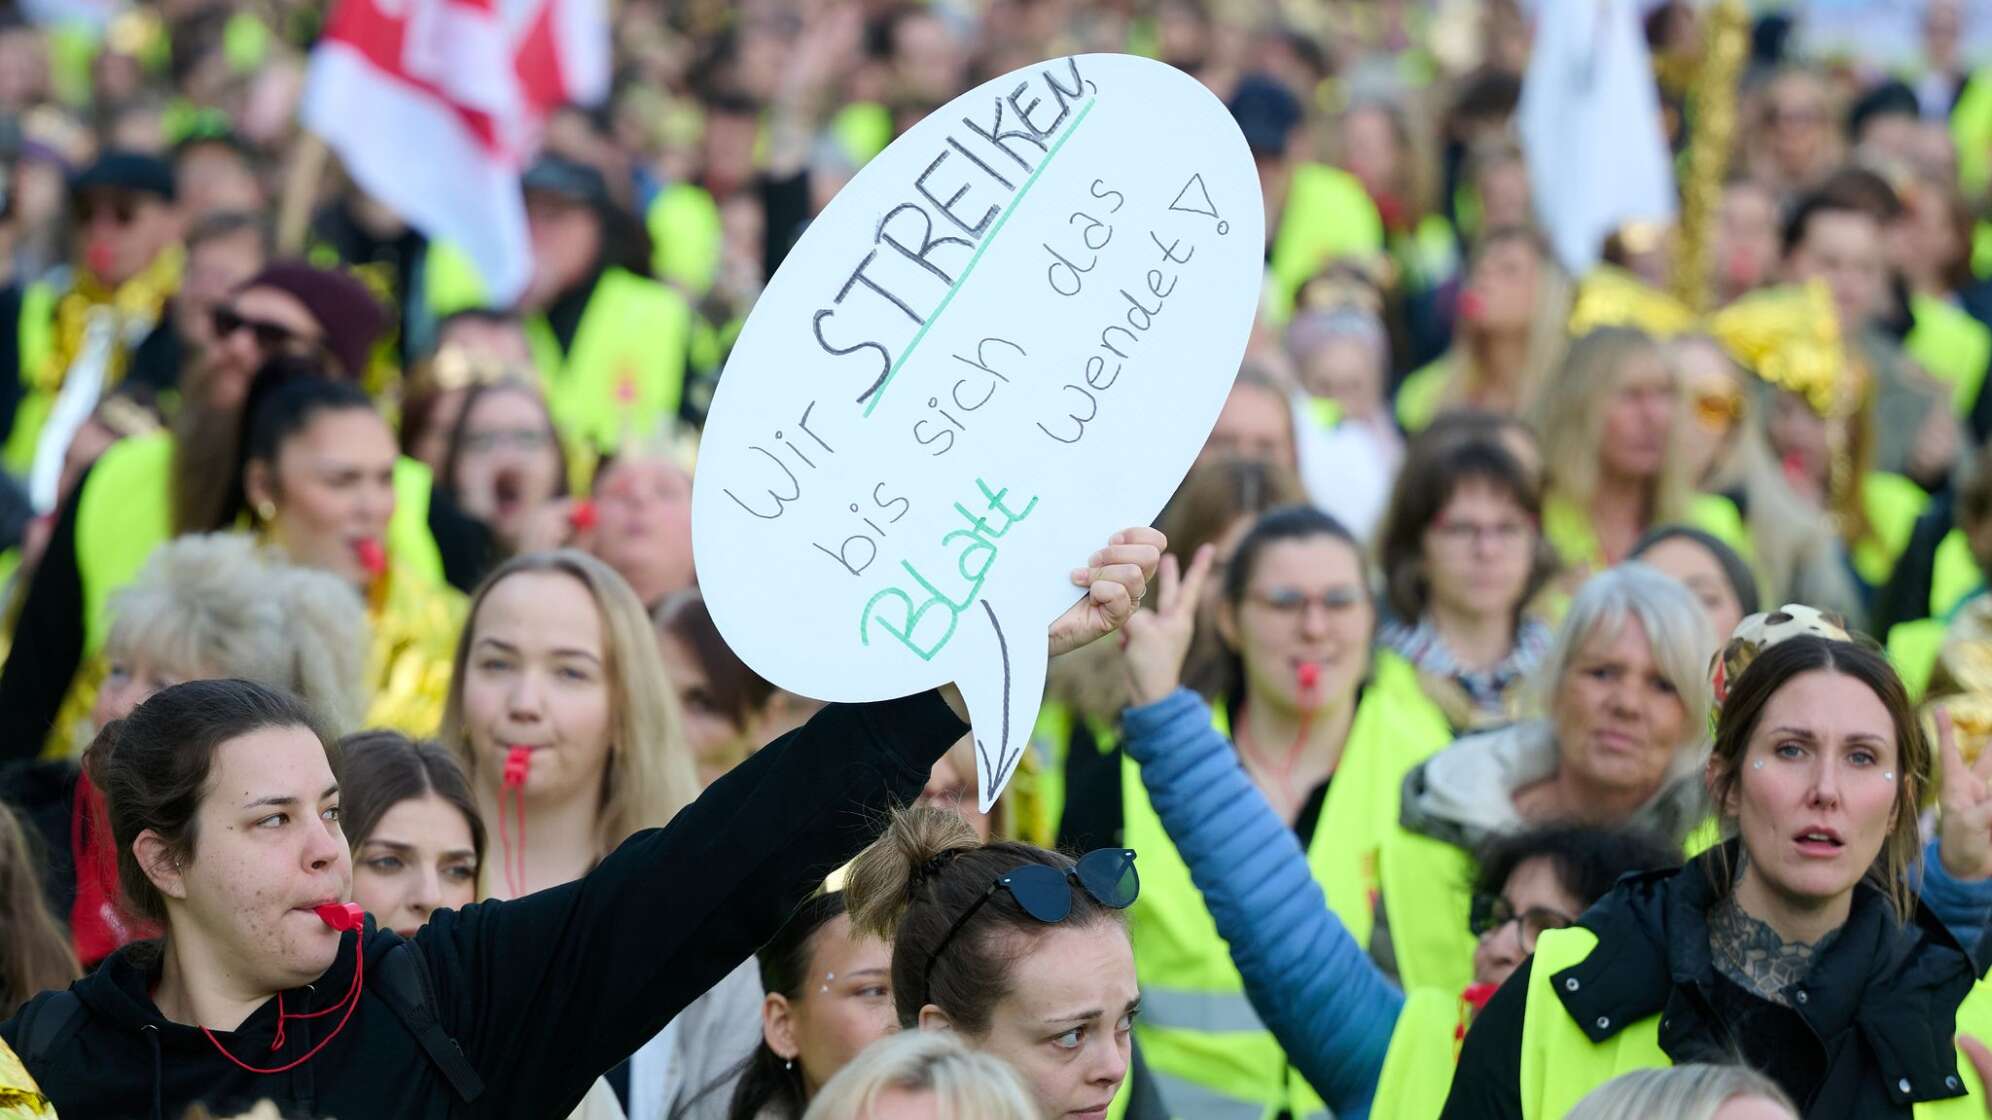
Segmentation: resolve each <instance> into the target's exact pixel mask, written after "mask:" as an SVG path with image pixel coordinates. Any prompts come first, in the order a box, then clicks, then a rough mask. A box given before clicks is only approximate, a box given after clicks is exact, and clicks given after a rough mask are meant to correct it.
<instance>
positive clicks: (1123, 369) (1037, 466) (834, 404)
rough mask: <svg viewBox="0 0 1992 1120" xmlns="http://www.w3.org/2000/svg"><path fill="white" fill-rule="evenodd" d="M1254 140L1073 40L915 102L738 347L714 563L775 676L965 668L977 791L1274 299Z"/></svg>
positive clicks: (841, 686)
mask: <svg viewBox="0 0 1992 1120" xmlns="http://www.w3.org/2000/svg"><path fill="white" fill-rule="evenodd" d="M1263 205H1264V204H1263V202H1262V201H1261V198H1260V194H1259V186H1258V179H1257V173H1256V170H1255V168H1254V165H1253V161H1252V157H1251V154H1250V152H1249V151H1248V150H1247V148H1246V146H1245V142H1244V139H1243V137H1241V136H1240V135H1239V133H1238V130H1237V128H1236V126H1235V125H1233V124H1232V121H1231V118H1230V116H1229V114H1227V113H1226V111H1225V109H1224V106H1223V105H1222V104H1221V103H1219V102H1218V101H1217V99H1216V98H1215V97H1213V96H1212V95H1211V94H1210V93H1209V92H1208V91H1206V90H1205V89H1204V88H1203V87H1202V86H1201V85H1199V84H1198V83H1197V82H1196V81H1195V80H1194V79H1191V78H1189V77H1187V76H1185V75H1183V74H1181V73H1179V72H1178V71H1175V70H1173V69H1171V68H1169V67H1167V66H1164V65H1162V64H1160V63H1156V62H1152V61H1149V60H1146V59H1140V58H1135V57H1132V56H1123V55H1082V56H1078V57H1074V58H1062V59H1056V60H1052V61H1049V62H1045V63H1042V64H1040V65H1037V66H1032V67H1027V68H1025V69H1023V70H1019V71H1016V72H1014V73H1011V74H1007V75H1005V76H1003V77H1001V78H997V79H995V80H993V81H991V82H988V83H986V84H985V85H983V86H981V87H979V88H977V89H975V90H973V91H971V92H969V93H967V94H964V95H963V96H962V97H960V98H957V99H956V100H954V101H952V102H950V103H949V104H947V105H946V106H943V107H942V108H941V109H939V110H936V111H935V112H934V113H933V114H932V115H930V116H929V117H927V118H926V119H925V120H923V121H922V122H921V123H920V124H918V125H916V126H915V127H914V128H913V129H912V130H910V131H909V132H908V133H907V134H906V135H904V136H902V137H900V138H899V140H897V141H896V142H894V143H893V144H892V146H891V147H889V148H888V149H886V151H885V152H884V153H883V154H881V155H880V156H879V157H878V158H877V159H875V160H873V161H872V162H871V163H870V164H869V165H867V166H866V167H865V168H864V170H863V171H862V172H860V173H859V175H858V176H857V177H856V178H855V179H853V180H852V181H851V183H850V184H849V185H848V186H847V187H845V189H844V190H843V192H841V193H840V194H839V195H838V196H837V197H836V199H834V200H833V201H832V202H831V204H830V206H829V207H828V208H827V209H826V210H825V211H824V213H823V214H822V215H820V216H819V217H818V218H817V219H816V220H815V221H814V222H813V223H812V224H811V226H810V227H809V229H808V231H807V232H806V233H805V234H804V236H803V237H802V239H801V240H800V242H799V243H798V244H797V246H796V248H795V250H794V251H793V252H792V253H791V255H790V256H789V258H788V260H787V262H786V263H785V264H784V265H783V266H782V268H781V271H780V272H779V273H777V275H776V276H775V277H774V279H773V281H772V282H771V283H770V284H769V286H768V288H767V291H766V292H765V293H764V294H763V295H762V297H761V299H760V301H759V302H758V303H757V304H756V305H755V308H754V311H753V314H752V315H751V316H750V317H749V319H748V321H747V325H746V328H745V330H744V331H743V333H742V335H741V337H740V341H739V342H738V344H737V345H736V346H735V348H734V351H733V354H732V356H731V358H730V359H729V360H728V363H727V367H726V371H725V374H724V376H723V377H722V378H721V382H720V386H719V389H718V392H717V393H716V395H715V397H714V401H713V407H712V411H711V415H710V418H709V420H708V421H707V425H706V432H705V438H704V440H703V441H702V445H701V450H700V461H699V467H698V473H697V483H696V490H695V496H694V501H693V524H694V545H695V551H696V554H697V559H698V569H699V581H700V585H701V586H702V587H703V589H704V591H705V594H706V598H707V600H708V602H709V603H710V604H711V607H712V612H713V616H714V618H715V620H716V621H717V622H718V624H719V627H720V629H721V631H722V632H723V633H724V635H725V636H726V639H727V641H728V642H729V643H730V644H731V645H732V646H733V648H734V649H736V650H737V651H739V653H740V655H741V656H742V657H743V658H744V659H745V660H746V661H747V663H748V664H749V665H751V666H753V667H754V669H755V670H756V671H758V672H760V673H761V674H762V675H763V676H765V677H767V678H768V679H769V680H771V681H774V682H775V683H776V684H779V685H781V686H783V687H785V688H789V689H792V690H794V691H797V692H801V693H804V694H807V695H812V696H817V697H821V698H823V699H827V700H844V701H858V700H875V699H885V698H889V697H893V696H901V695H906V694H908V693H912V692H916V691H919V690H922V689H925V688H930V687H933V686H935V685H937V684H941V683H945V682H947V681H950V680H952V681H955V682H956V683H958V684H959V686H960V687H961V690H962V694H963V697H964V698H965V700H966V701H967V703H968V707H969V712H970V715H971V717H972V718H973V721H974V724H975V738H976V743H977V747H978V750H977V756H978V765H979V766H980V767H981V769H982V773H981V775H980V777H981V779H982V796H983V804H984V806H985V807H987V805H989V804H990V803H991V802H993V800H994V798H995V795H996V792H997V791H998V790H999V789H1000V788H1001V786H1002V784H1003V782H1004V781H1006V780H1007V779H1008V777H1009V775H1010V773H1011V771H1012V770H1013V769H1014V767H1015V765H1016V762H1017V759H1018V758H1019V757H1020V756H1021V754H1022V749H1023V744H1024V742H1025V739H1026V737H1027V736H1028V734H1029V731H1030V728H1031V725H1032V723H1033V722H1034V720H1035V718H1036V713H1037V708H1038V704H1039V701H1040V697H1041V695H1042V691H1043V685H1044V674H1045V659H1044V644H1043V643H1044V638H1043V633H1044V628H1045V627H1046V626H1047V625H1048V624H1049V623H1050V621H1051V620H1052V619H1054V618H1056V617H1057V616H1058V614H1059V613H1060V612H1061V611H1063V610H1064V609H1065V608H1066V607H1068V606H1070V605H1071V604H1072V602H1073V601H1074V599H1075V598H1076V597H1077V595H1078V591H1077V589H1075V588H1074V587H1073V586H1072V584H1071V582H1070V579H1069V572H1070V570H1071V569H1072V568H1073V567H1075V566H1078V565H1082V564H1084V563H1085V560H1086V558H1087V557H1088V556H1089V555H1091V554H1092V552H1093V551H1094V550H1095V549H1097V548H1099V547H1100V546H1101V545H1102V544H1104V543H1105V541H1106V539H1107V537H1108V536H1109V535H1110V534H1111V533H1113V532H1114V531H1115V530H1118V529H1121V528H1124V527H1127V526H1130V525H1138V524H1145V523H1147V522H1148V521H1150V520H1151V519H1153V517H1154V515H1155V514H1156V512H1157V511H1158V510H1159V509H1160V508H1161V506H1162V504H1163V502H1165V501H1166V500H1167V498H1168V496H1169V494H1170V493H1171V492H1172V491H1173V490H1174V489H1175V487H1176V484H1177V483H1178V482H1179V481H1180V480H1181V478H1182V475H1183V473H1184V471H1186V470H1187V469H1188V467H1189V464H1190V462H1191V461H1192V460H1193V459H1194V458H1195V455H1196V452H1197V450H1198V448H1199V447H1200V446H1201V445H1202V442H1203V439H1204V437H1205V435H1206V434H1207V433H1208V432H1209V430H1210V425H1211V423H1212V422H1213V421H1214V420H1215V418H1216V416H1217V412H1218V409H1219V408H1220V407H1221V406H1222V404H1223V401H1224V396H1225V393H1226V391H1227V390H1228V389H1229V387H1230V384H1231V379H1232V376H1233V374H1234V373H1235V371H1236V369H1237V366H1238V360H1239V356H1240V355H1241V354H1242V353H1243V351H1244V346H1245V340H1246V336H1247V333H1248V332H1249V330H1250V327H1251V322H1252V316H1253V313H1254V311H1255V309H1256V307H1257V303H1258V294H1259V282H1260V277H1261V273H1262V271H1263V263H1262V262H1263V260H1264V251H1265V240H1264V212H1263Z"/></svg>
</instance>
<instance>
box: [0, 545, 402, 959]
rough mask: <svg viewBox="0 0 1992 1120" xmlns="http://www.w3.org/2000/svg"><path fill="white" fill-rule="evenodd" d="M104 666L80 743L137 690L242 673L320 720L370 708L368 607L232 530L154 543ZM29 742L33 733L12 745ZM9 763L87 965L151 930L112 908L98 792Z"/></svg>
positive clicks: (66, 766)
mask: <svg viewBox="0 0 1992 1120" xmlns="http://www.w3.org/2000/svg"><path fill="white" fill-rule="evenodd" d="M111 610H112V618H113V621H112V623H111V630H110V634H109V636H108V638H107V639H106V641H105V644H104V654H105V661H106V663H107V665H108V675H107V676H106V677H105V680H104V685H103V688H101V689H100V690H98V693H97V701H96V707H95V708H93V709H92V710H91V713H90V719H89V721H88V727H87V730H86V733H85V735H84V736H83V738H82V739H81V740H80V741H79V742H78V743H77V750H78V752H79V753H80V751H81V748H82V747H83V746H84V745H86V744H87V743H88V742H89V739H90V738H92V737H94V736H95V734H96V731H97V730H98V729H100V728H102V727H104V726H105V725H107V724H109V723H111V722H112V721H114V720H119V719H123V718H124V717H125V716H127V715H129V714H130V713H131V710H132V709H133V708H136V707H137V706H138V705H139V704H140V703H142V702H143V701H144V700H145V699H146V698H147V697H149V696H151V695H152V694H153V693H155V692H157V691H159V690H160V689H162V688H166V687H168V686H170V685H174V684H180V683H183V682H186V681H192V680H204V679H217V678H224V677H239V678H243V679H245V680H251V681H255V682H256V683H258V684H263V685H267V686H269V687H272V688H278V689H283V690H284V691H287V692H292V693H295V694H297V695H298V696H299V697H301V698H303V699H304V701H305V702H306V703H307V704H308V705H309V706H310V707H311V708H312V709H314V710H315V711H317V712H318V713H319V715H320V718H321V719H324V720H325V721H326V722H327V724H328V725H329V726H332V727H335V728H337V729H338V730H339V731H340V732H342V733H343V732H346V731H350V730H353V729H354V728H356V727H357V726H358V724H359V722H360V718H361V713H362V712H364V711H365V709H366V703H367V694H366V691H365V686H364V680H365V669H366V658H367V637H368V634H367V624H366V606H365V604H363V603H362V602H361V601H360V597H359V594H358V593H357V592H355V591H354V590H353V589H352V588H351V587H350V586H348V585H347V584H346V583H345V582H344V581H342V580H341V579H339V577H337V576H335V575H332V574H330V573H329V572H322V571H319V570H316V569H307V568H297V567H292V566H291V565H289V564H286V563H284V562H283V560H282V559H280V558H278V557H275V556H273V555H271V554H270V553H269V552H267V551H265V550H263V549H259V548H258V547H257V545H256V542H255V540H254V538H251V537H249V536H247V535H244V534H240V533H213V534H208V535H202V536H188V537H180V538H178V539H177V540H173V541H169V542H167V543H166V544H163V545H160V546H159V548H158V549H157V550H155V551H154V552H153V554H152V558H151V559H150V560H149V561H147V563H146V566H145V568H144V570H143V571H141V572H140V574H139V576H138V578H137V579H136V580H134V581H133V582H132V583H131V584H130V585H129V586H128V587H126V588H125V589H124V590H123V591H121V592H119V593H118V595H117V596H116V597H115V598H114V599H113V600H112V601H111ZM14 746H15V748H16V749H17V750H20V749H32V748H33V747H34V746H35V744H33V743H20V744H15V745H14ZM0 763H11V764H8V765H6V766H5V769H3V770H0V799H4V800H5V801H6V802H7V803H8V804H10V805H12V806H13V807H14V808H15V810H16V811H17V812H19V813H20V815H21V818H22V820H23V821H24V822H25V823H26V824H27V825H28V826H29V827H31V828H33V829H34V830H36V831H37V832H39V833H40V838H41V840H42V844H41V847H42V848H43V850H44V852H45V854H46V859H45V860H44V861H43V867H42V889H43V892H44V893H45V894H46V895H47V897H48V900H49V905H50V907H51V909H53V911H54V912H55V914H56V916H57V917H58V918H62V919H64V920H65V921H66V922H67V924H68V926H69V933H70V942H71V944H72V945H73V946H74V947H75V949H76V956H77V959H78V960H80V961H81V962H82V963H83V966H84V968H86V969H87V968H90V967H92V966H94V965H95V964H96V963H97V962H98V961H99V960H102V959H103V958H104V957H106V956H108V955H109V954H110V953H111V951H112V950H114V949H116V948H118V947H119V946H120V945H123V944H125V943H126V942H128V941H133V940H137V939H138V938H140V937H144V936H147V935H149V934H150V933H151V932H152V931H151V930H150V929H149V928H148V927H146V926H145V925H144V924H143V923H141V922H138V921H136V920H135V919H133V918H132V917H131V916H130V915H128V914H126V913H125V912H124V911H123V908H122V907H121V906H119V905H118V901H117V900H118V890H117V869H116V863H115V860H114V858H113V853H112V850H111V846H110V836H109V833H108V830H107V828H105V827H104V826H103V818H102V808H101V802H102V798H101V796H100V795H99V794H98V793H97V792H96V790H95V789H94V788H92V787H91V785H90V783H89V781H88V780H87V779H86V778H84V777H83V775H82V772H81V769H80V768H79V767H78V765H77V763H76V761H75V760H74V759H73V758H64V759H56V760H49V761H40V762H37V761H33V760H32V759H26V758H21V757H19V756H18V755H16V757H15V758H14V759H11V760H6V759H0Z"/></svg>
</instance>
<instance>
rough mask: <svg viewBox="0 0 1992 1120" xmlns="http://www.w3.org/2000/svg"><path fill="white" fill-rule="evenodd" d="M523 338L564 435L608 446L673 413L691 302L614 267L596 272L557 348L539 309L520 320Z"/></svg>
mask: <svg viewBox="0 0 1992 1120" xmlns="http://www.w3.org/2000/svg"><path fill="white" fill-rule="evenodd" d="M526 336H527V338H528V339H529V340H530V342H531V343H532V348H533V360H534V362H535V363H536V364H537V365H538V366H539V369H540V375H541V377H543V378H544V379H545V384H546V394H547V407H548V409H549V410H551V411H552V413H553V420H554V424H555V426H556V427H558V428H559V430H560V433H561V435H562V436H564V437H566V438H567V439H569V440H573V441H579V442H582V443H585V444H588V445H590V446H592V447H594V448H596V449H597V450H601V451H609V450H613V449H615V448H617V447H620V446H622V444H623V441H624V440H625V439H626V438H629V437H631V436H637V437H642V436H647V435H651V434H653V433H654V432H656V431H657V430H658V428H659V427H660V426H661V425H663V424H664V423H665V422H667V421H670V420H672V419H674V418H675V417H676V416H677V414H678V402H679V400H680V398H681V397H682V395H683V394H684V391H685V357H686V354H687V348H688V347H689V345H690V343H691V336H692V308H691V305H690V304H689V303H686V302H685V298H684V297H683V296H681V295H679V294H678V293H677V292H674V291H672V290H671V289H670V288H667V287H665V286H664V285H662V284H659V283H658V282H657V281H655V280H647V279H645V278H643V277H641V276H638V275H636V274H635V273H633V272H629V271H627V270H625V269H620V268H611V269H608V270H607V271H605V272H603V273H602V277H601V279H600V280H599V281H597V282H596V284H595V290H594V292H593V293H592V294H591V295H590V296H589V297H588V307H587V309H586V310H585V311H583V312H582V313H581V325H580V326H579V327H578V328H576V329H575V332H574V340H573V343H572V345H570V346H569V347H568V348H567V352H566V353H565V354H563V353H561V350H560V344H559V342H558V341H557V340H556V339H555V337H554V334H553V328H552V327H551V326H549V325H548V324H547V321H546V316H544V315H536V316H534V317H532V318H531V319H530V320H528V321H527V323H526Z"/></svg>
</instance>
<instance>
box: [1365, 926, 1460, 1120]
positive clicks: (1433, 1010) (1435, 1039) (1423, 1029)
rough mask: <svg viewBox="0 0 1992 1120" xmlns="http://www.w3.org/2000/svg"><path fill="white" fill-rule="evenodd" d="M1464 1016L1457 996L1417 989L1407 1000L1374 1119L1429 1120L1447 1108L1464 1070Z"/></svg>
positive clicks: (1378, 1084) (1372, 1110)
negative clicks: (1460, 1035)
mask: <svg viewBox="0 0 1992 1120" xmlns="http://www.w3.org/2000/svg"><path fill="white" fill-rule="evenodd" d="M1393 932H1394V931H1393ZM1465 1013H1466V1012H1465V1007H1464V1006H1463V1001H1462V1000H1461V999H1460V996H1459V993H1458V992H1456V991H1446V990H1444V989H1442V988H1416V989H1412V990H1410V991H1409V992H1408V993H1407V994H1406V995H1405V997H1404V1008H1403V1010H1401V1011H1399V1012H1398V1013H1397V1025H1396V1026H1395V1027H1393V1028H1392V1029H1391V1032H1390V1049H1389V1050H1387V1051H1385V1052H1384V1055H1383V1072H1382V1074H1380V1075H1379V1076H1378V1077H1377V1082H1376V1096H1375V1097H1374V1098H1372V1099H1371V1101H1370V1115H1371V1116H1374V1117H1376V1118H1377V1120H1427V1118H1429V1117H1433V1116H1437V1115H1438V1114H1439V1112H1440V1110H1442V1109H1443V1108H1445V1104H1446V1094H1447V1092H1449V1091H1450V1090H1451V1089H1452V1079H1453V1070H1454V1068H1455V1067H1456V1066H1457V1065H1458V1064H1459V1039H1458V1031H1459V1027H1460V1023H1461V1021H1462V1017H1463V1016H1464V1015H1465Z"/></svg>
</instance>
